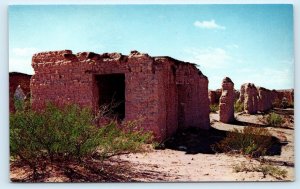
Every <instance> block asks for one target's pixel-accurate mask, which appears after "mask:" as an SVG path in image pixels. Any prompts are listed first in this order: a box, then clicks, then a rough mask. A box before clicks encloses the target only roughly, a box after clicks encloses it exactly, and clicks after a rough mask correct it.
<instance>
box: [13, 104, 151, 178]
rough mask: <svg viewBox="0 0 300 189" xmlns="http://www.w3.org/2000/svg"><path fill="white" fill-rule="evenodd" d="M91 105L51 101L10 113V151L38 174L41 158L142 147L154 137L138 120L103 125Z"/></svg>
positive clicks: (79, 157)
mask: <svg viewBox="0 0 300 189" xmlns="http://www.w3.org/2000/svg"><path fill="white" fill-rule="evenodd" d="M93 119H94V116H93V114H92V112H91V111H90V110H89V109H87V108H83V109H81V108H79V107H78V106H75V105H69V106H66V107H64V108H61V109H60V108H58V107H56V106H53V105H51V104H49V105H47V107H46V108H45V110H43V111H40V112H36V111H33V110H30V109H28V110H24V111H17V112H16V113H13V114H11V115H10V153H11V156H12V157H19V158H20V159H21V160H22V161H23V162H25V163H27V164H28V165H29V166H30V167H31V168H32V169H33V172H34V174H33V176H34V178H36V177H37V168H38V166H39V161H41V160H47V159H48V160H50V161H57V160H58V161H63V160H68V159H75V160H77V161H79V162H81V161H82V159H83V158H88V157H91V155H93V154H98V156H100V157H101V158H102V159H105V158H106V157H107V156H109V155H115V154H118V153H123V152H136V151H139V150H142V144H143V143H145V142H148V141H149V140H151V136H152V135H151V133H149V132H145V131H143V130H141V129H139V128H138V127H137V124H138V123H137V122H136V121H132V122H127V123H124V124H122V125H118V124H117V122H116V121H114V120H111V122H110V123H109V124H107V125H103V126H100V127H97V126H95V125H94V124H92V123H93V122H94V120H93Z"/></svg>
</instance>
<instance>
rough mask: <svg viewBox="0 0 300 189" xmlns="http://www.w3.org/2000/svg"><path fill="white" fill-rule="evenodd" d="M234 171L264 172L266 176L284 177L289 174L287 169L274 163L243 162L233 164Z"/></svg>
mask: <svg viewBox="0 0 300 189" xmlns="http://www.w3.org/2000/svg"><path fill="white" fill-rule="evenodd" d="M233 170H234V172H237V173H238V172H262V173H263V175H264V176H266V175H271V176H273V177H276V178H279V179H283V178H286V176H287V171H286V170H285V169H281V168H279V167H276V166H272V165H264V164H260V165H256V166H255V165H252V164H246V163H245V162H242V163H240V164H237V165H234V166H233Z"/></svg>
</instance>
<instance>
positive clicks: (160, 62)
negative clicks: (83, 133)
mask: <svg viewBox="0 0 300 189" xmlns="http://www.w3.org/2000/svg"><path fill="white" fill-rule="evenodd" d="M32 66H33V68H34V70H35V75H34V76H33V77H32V79H31V92H32V102H33V107H34V108H35V109H41V108H43V107H44V106H45V103H46V102H47V101H51V102H54V103H55V104H57V105H59V106H63V105H65V104H68V103H76V104H79V105H80V106H85V107H86V106H88V107H90V108H92V109H93V110H94V111H97V110H98V102H99V96H100V95H101V94H99V90H98V85H97V82H96V77H97V75H99V74H114V73H115V74H116V73H122V74H125V99H126V100H125V120H133V119H137V118H143V124H142V127H143V128H145V129H146V130H150V131H153V132H154V134H155V136H156V138H157V139H158V140H161V139H164V138H165V137H167V136H170V135H171V134H173V133H174V132H175V131H176V130H177V128H178V125H179V122H180V120H179V118H178V117H180V116H179V114H181V115H184V116H183V117H184V122H183V124H184V126H197V127H200V128H208V127H209V107H208V103H209V101H208V94H207V91H208V90H207V87H208V86H207V84H208V80H207V78H206V77H205V76H204V75H203V74H202V73H201V74H200V73H199V70H198V69H196V67H195V66H194V65H192V64H189V63H184V62H180V61H178V60H175V59H172V58H169V57H154V58H153V57H150V56H149V55H147V54H141V53H139V52H137V51H132V52H131V54H130V55H129V56H124V55H121V54H119V53H110V54H109V53H104V54H102V55H99V54H95V53H87V52H83V53H78V54H76V55H74V54H72V51H69V50H65V51H54V52H44V53H38V54H35V55H34V56H33V59H32ZM180 83H181V85H182V86H181V85H180ZM100 93H101V91H100ZM182 96H187V100H186V102H184V108H183V110H181V109H180V108H179V104H181V102H180V100H179V98H181V97H182ZM180 111H183V112H180Z"/></svg>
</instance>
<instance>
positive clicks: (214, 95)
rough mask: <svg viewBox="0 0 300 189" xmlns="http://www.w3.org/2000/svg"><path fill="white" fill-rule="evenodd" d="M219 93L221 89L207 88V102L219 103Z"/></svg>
mask: <svg viewBox="0 0 300 189" xmlns="http://www.w3.org/2000/svg"><path fill="white" fill-rule="evenodd" d="M221 94H222V89H217V90H215V91H213V90H209V91H208V98H209V103H210V104H211V105H213V104H219V102H220V97H221Z"/></svg>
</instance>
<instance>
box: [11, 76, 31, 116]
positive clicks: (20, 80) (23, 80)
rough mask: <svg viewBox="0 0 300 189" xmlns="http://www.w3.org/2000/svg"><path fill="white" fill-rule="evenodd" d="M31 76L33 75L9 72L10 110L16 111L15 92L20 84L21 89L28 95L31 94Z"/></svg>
mask: <svg viewBox="0 0 300 189" xmlns="http://www.w3.org/2000/svg"><path fill="white" fill-rule="evenodd" d="M30 78H31V75H28V74H23V73H18V72H11V73H9V111H10V112H14V111H15V106H14V93H15V91H16V89H17V87H18V86H19V85H20V87H21V89H22V90H23V92H24V93H25V95H26V96H27V97H29V96H30Z"/></svg>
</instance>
